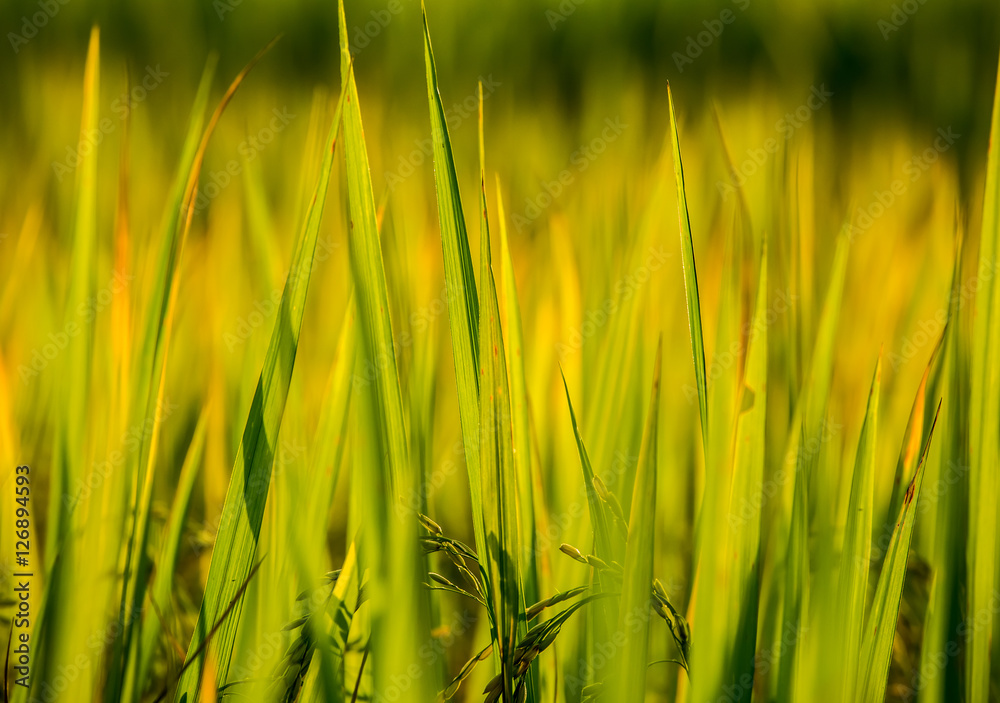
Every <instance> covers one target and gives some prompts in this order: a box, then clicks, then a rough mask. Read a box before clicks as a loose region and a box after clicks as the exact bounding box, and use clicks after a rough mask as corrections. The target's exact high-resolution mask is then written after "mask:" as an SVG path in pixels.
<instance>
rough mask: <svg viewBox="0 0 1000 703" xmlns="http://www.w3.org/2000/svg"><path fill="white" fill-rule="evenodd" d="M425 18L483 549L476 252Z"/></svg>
mask: <svg viewBox="0 0 1000 703" xmlns="http://www.w3.org/2000/svg"><path fill="white" fill-rule="evenodd" d="M423 21H424V62H425V64H426V69H427V101H428V103H429V104H430V116H431V139H432V141H433V142H434V185H435V187H436V189H437V202H438V220H439V222H440V225H441V249H442V253H443V256H444V280H445V286H446V290H447V298H448V320H449V323H450V326H451V345H452V351H453V353H454V355H455V380H456V383H457V386H458V412H459V416H460V419H461V424H462V438H463V440H464V441H465V463H466V468H467V469H468V472H469V491H470V493H471V497H472V517H473V528H474V530H475V534H476V549H477V550H480V551H481V553H485V547H486V543H485V541H484V538H483V528H482V522H483V504H482V489H481V487H480V483H481V479H480V471H479V446H478V444H479V373H478V368H479V298H478V295H477V293H476V279H475V275H474V273H473V266H472V254H470V253H469V237H468V234H467V232H466V227H465V215H464V214H463V210H462V196H461V193H460V192H459V188H458V174H457V172H456V171H455V159H454V156H453V155H452V149H451V136H450V135H449V133H448V121H447V119H446V118H445V108H444V104H443V103H442V101H441V93H440V91H439V89H438V80H437V68H436V66H435V64H434V52H433V50H432V48H431V35H430V30H429V29H428V27H427V13H426V11H424V12H423Z"/></svg>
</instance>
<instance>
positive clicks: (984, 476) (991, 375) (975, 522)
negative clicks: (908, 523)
mask: <svg viewBox="0 0 1000 703" xmlns="http://www.w3.org/2000/svg"><path fill="white" fill-rule="evenodd" d="M998 149H1000V72H998V74H997V87H996V92H995V95H994V99H993V118H992V122H991V126H990V150H989V157H988V161H987V165H986V192H985V194H984V196H983V228H982V233H981V235H980V240H979V272H978V276H977V278H978V280H979V282H980V287H979V289H978V291H977V292H976V313H975V320H974V322H973V332H972V376H971V389H972V398H971V401H970V404H969V458H970V462H971V469H972V471H971V473H970V475H969V488H970V493H969V499H970V505H969V543H968V557H967V561H968V571H969V584H968V605H967V610H968V613H970V614H974V615H975V617H976V627H974V628H972V631H971V632H969V633H968V640H967V651H966V671H965V675H966V690H965V695H966V699H967V700H970V701H985V700H987V699H988V698H989V696H990V641H991V639H992V637H993V621H994V615H995V607H994V603H993V599H994V598H995V597H996V592H995V590H996V585H995V581H996V563H995V562H996V558H997V519H996V510H997V466H998V465H1000V432H998V430H997V428H998V427H1000V282H998V281H997V275H996V272H997V266H998V264H1000V259H998V257H1000V153H998ZM980 618H982V622H980Z"/></svg>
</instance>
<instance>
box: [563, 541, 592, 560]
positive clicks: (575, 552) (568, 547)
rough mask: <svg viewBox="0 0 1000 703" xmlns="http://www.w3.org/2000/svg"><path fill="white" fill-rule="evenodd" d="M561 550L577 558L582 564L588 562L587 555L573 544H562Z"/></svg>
mask: <svg viewBox="0 0 1000 703" xmlns="http://www.w3.org/2000/svg"><path fill="white" fill-rule="evenodd" d="M559 551H561V552H562V553H563V554H565V555H566V556H568V557H570V558H572V559H576V560H577V561H578V562H580V563H581V564H586V563H587V557H585V556H583V552H581V551H580V550H579V549H577V548H576V547H574V546H573V545H572V544H565V543H563V544H560V545H559Z"/></svg>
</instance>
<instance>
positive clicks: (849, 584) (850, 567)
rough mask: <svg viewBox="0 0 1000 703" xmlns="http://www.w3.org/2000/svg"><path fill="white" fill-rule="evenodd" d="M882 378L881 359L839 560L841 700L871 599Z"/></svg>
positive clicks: (848, 697)
mask: <svg viewBox="0 0 1000 703" xmlns="http://www.w3.org/2000/svg"><path fill="white" fill-rule="evenodd" d="M881 376H882V357H881V355H879V360H878V362H877V363H876V365H875V375H874V377H873V378H872V385H871V390H870V391H869V393H868V407H867V409H866V410H865V420H864V424H863V425H862V427H861V437H860V438H859V439H858V451H857V455H856V457H855V460H854V477H853V479H852V480H851V498H850V501H849V502H848V506H847V527H846V529H845V532H844V546H843V552H842V555H841V559H840V564H841V567H840V569H841V570H840V583H839V589H838V600H839V616H838V618H837V620H838V623H837V624H838V626H839V628H840V632H839V634H840V636H841V638H842V639H841V641H840V642H839V643H837V644H836V645H835V651H837V652H841V653H843V656H844V660H843V662H842V665H841V674H842V676H841V685H842V686H843V688H842V689H841V691H840V694H841V699H842V700H845V701H853V700H854V683H855V680H856V678H857V669H858V659H857V657H856V655H855V652H858V651H859V650H860V647H861V635H862V632H863V629H862V623H864V621H865V604H866V601H867V598H868V571H869V568H870V564H869V562H870V560H871V551H872V525H873V520H872V511H873V510H874V502H875V441H876V437H877V434H878V400H879V386H880V383H881Z"/></svg>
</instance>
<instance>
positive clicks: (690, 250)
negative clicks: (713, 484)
mask: <svg viewBox="0 0 1000 703" xmlns="http://www.w3.org/2000/svg"><path fill="white" fill-rule="evenodd" d="M667 104H668V106H669V108H670V138H671V140H672V142H673V147H674V175H675V177H676V179H677V215H678V218H679V220H680V235H681V264H682V265H683V267H684V293H685V295H686V296H687V311H688V328H689V332H690V334H691V353H692V355H693V356H694V377H695V381H696V382H697V386H698V408H699V410H700V411H701V436H702V441H703V442H704V445H705V450H706V453H707V450H708V380H707V377H706V375H705V340H704V337H703V335H702V325H701V302H700V301H699V298H698V271H697V269H696V268H695V263H694V238H693V236H692V234H691V214H690V213H689V212H688V205H687V192H686V190H685V188H684V166H683V164H682V163H681V146H680V137H679V136H678V134H677V117H676V116H675V114H674V97H673V94H672V93H671V92H670V85H669V84H667Z"/></svg>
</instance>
